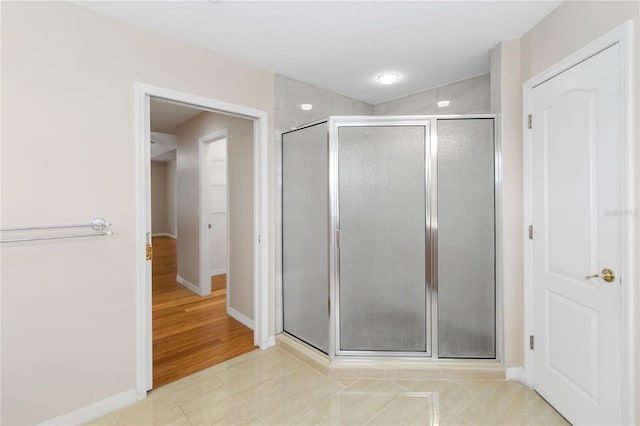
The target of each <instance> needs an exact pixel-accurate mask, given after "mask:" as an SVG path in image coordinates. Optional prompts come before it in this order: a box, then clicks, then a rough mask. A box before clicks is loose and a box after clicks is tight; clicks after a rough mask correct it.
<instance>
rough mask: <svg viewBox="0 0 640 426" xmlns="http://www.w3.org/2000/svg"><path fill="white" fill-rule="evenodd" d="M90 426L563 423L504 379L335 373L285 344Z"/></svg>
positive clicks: (171, 387)
mask: <svg viewBox="0 0 640 426" xmlns="http://www.w3.org/2000/svg"><path fill="white" fill-rule="evenodd" d="M90 424H91V425H213V424H221V425H244V424H254V425H394V426H396V425H560V424H565V425H566V424H568V423H567V422H566V421H565V420H564V419H563V418H562V417H561V416H560V415H559V414H558V413H557V412H556V411H555V410H554V409H553V408H551V406H549V405H548V404H547V403H546V402H545V401H544V400H543V399H542V398H541V397H540V396H538V394H536V393H535V392H533V391H532V390H530V389H529V388H527V387H526V386H524V385H522V384H521V383H519V382H505V381H502V380H478V379H467V380H465V379H456V380H406V379H404V380H390V379H369V378H360V379H357V378H329V377H326V376H324V375H322V374H321V373H319V372H318V371H317V370H316V369H314V368H311V367H309V366H308V365H307V364H305V363H303V362H302V361H300V360H299V359H297V358H296V357H294V356H292V355H291V354H289V353H288V352H286V351H284V350H283V349H282V348H279V347H274V348H271V349H268V350H266V351H260V350H256V351H253V352H250V353H247V354H245V355H242V356H239V357H237V358H234V359H232V360H229V361H226V362H224V363H222V364H218V365H216V366H213V367H210V368H208V369H206V370H203V371H201V372H199V373H196V374H194V375H192V376H188V377H185V378H184V379H181V380H178V381H176V382H173V383H170V384H168V385H166V386H163V387H161V388H158V389H155V390H153V391H151V392H150V393H149V395H148V397H147V398H146V399H145V400H143V401H140V402H138V403H136V404H134V405H131V406H129V407H125V408H123V409H121V410H119V411H116V412H114V413H111V414H109V415H107V416H105V417H102V418H100V419H97V420H95V421H93V422H92V423H90Z"/></svg>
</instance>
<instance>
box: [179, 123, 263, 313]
mask: <svg viewBox="0 0 640 426" xmlns="http://www.w3.org/2000/svg"><path fill="white" fill-rule="evenodd" d="M223 129H227V131H228V136H227V143H228V144H229V158H228V167H229V182H228V191H229V207H228V208H229V210H228V217H229V271H228V276H229V282H228V283H227V288H228V289H229V306H230V307H232V308H233V309H235V310H237V311H238V312H240V313H241V314H243V315H245V316H247V317H248V318H250V319H253V120H248V119H243V118H238V117H232V116H229V115H223V114H215V113H212V112H204V113H202V114H200V115H198V116H196V117H195V118H193V119H191V120H189V121H187V122H186V123H183V124H182V125H180V126H178V132H177V137H178V151H177V165H178V168H177V170H178V235H179V238H178V275H180V276H181V277H182V278H184V279H186V280H187V281H189V282H191V283H193V284H194V285H199V274H198V270H199V268H198V260H199V258H200V257H199V254H200V249H199V247H200V246H199V244H200V235H199V232H200V231H199V226H200V225H199V222H198V218H199V211H200V210H199V209H200V201H199V191H200V180H199V179H200V178H199V159H198V152H199V141H198V139H199V138H200V137H202V136H205V135H208V134H210V133H214V132H217V131H220V130H223ZM204 285H209V283H204Z"/></svg>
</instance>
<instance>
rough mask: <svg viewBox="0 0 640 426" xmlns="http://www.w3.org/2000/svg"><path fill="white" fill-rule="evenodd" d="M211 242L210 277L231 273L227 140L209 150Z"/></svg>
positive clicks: (209, 223)
mask: <svg viewBox="0 0 640 426" xmlns="http://www.w3.org/2000/svg"><path fill="white" fill-rule="evenodd" d="M206 179H207V194H206V197H207V215H208V218H207V220H208V222H207V241H208V244H209V246H208V255H209V259H208V262H209V269H208V270H209V274H210V275H220V274H224V273H226V272H227V139H219V140H216V141H214V142H210V143H209V149H208V150H207V178H206Z"/></svg>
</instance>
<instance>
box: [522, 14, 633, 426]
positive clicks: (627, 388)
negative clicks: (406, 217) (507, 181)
mask: <svg viewBox="0 0 640 426" xmlns="http://www.w3.org/2000/svg"><path fill="white" fill-rule="evenodd" d="M632 36H633V24H632V22H631V21H627V22H625V23H623V24H621V25H620V26H618V27H616V28H615V29H613V30H612V31H610V32H608V33H606V34H605V35H603V36H601V37H599V38H598V39H596V40H594V41H592V42H591V43H589V44H588V45H586V46H585V47H583V48H582V49H580V50H578V51H577V52H575V53H573V54H571V55H569V56H568V57H567V58H565V59H564V60H562V61H560V62H559V63H557V64H555V65H553V66H551V67H550V68H548V69H546V70H544V71H543V72H541V73H540V74H538V75H536V76H534V77H532V78H531V79H529V80H527V81H526V82H525V83H524V85H523V118H522V120H523V121H522V123H523V126H522V127H523V144H524V146H523V154H524V155H523V156H524V158H523V160H524V176H523V177H524V188H523V192H524V224H525V226H524V228H525V229H524V230H523V231H524V234H525V235H524V241H525V245H524V337H525V339H524V340H525V341H524V342H523V343H524V379H525V382H526V383H527V384H529V385H533V384H534V383H533V377H534V371H533V352H532V351H531V350H530V349H529V336H532V335H533V250H532V247H531V240H530V239H529V237H528V225H529V224H531V223H532V217H533V214H532V184H533V177H532V168H533V167H532V157H533V147H532V140H531V130H529V129H528V128H527V127H528V113H529V112H530V111H531V109H532V108H531V99H532V90H533V88H534V87H536V86H537V85H539V84H542V83H543V82H545V81H547V80H549V79H550V78H552V77H554V76H556V75H558V74H560V73H562V72H564V71H566V70H568V69H569V68H571V67H573V66H575V65H577V64H579V63H580V62H583V61H585V60H586V59H588V58H590V57H592V56H594V55H595V54H597V53H599V52H601V51H602V50H604V49H606V48H607V47H610V46H612V45H614V44H616V43H620V48H621V49H620V51H621V64H620V65H621V70H622V75H621V82H622V86H623V87H622V90H621V94H622V99H621V108H620V110H621V111H622V114H621V117H620V119H621V120H622V126H623V130H622V135H623V145H624V146H623V148H622V151H621V152H622V155H623V156H624V157H626V163H625V165H624V166H625V169H626V170H624V171H623V173H625V176H626V185H625V188H622V191H623V192H622V197H623V210H622V212H619V213H620V214H621V215H622V216H623V217H622V222H623V232H622V235H623V238H625V237H626V241H623V248H624V250H623V253H622V270H621V275H620V276H621V277H623V279H624V281H623V284H622V285H623V287H622V305H623V307H622V308H623V312H622V328H623V330H622V340H623V341H622V354H623V360H622V372H623V374H622V375H623V377H622V383H623V393H622V395H623V401H622V409H623V413H622V418H623V422H624V424H636V420H637V419H635V412H636V411H635V409H636V404H637V402H636V395H637V389H636V384H635V382H634V380H635V377H636V376H635V375H636V374H637V371H636V370H637V368H638V366H637V365H636V362H637V361H636V359H635V357H634V348H635V345H636V342H635V333H636V327H637V326H636V325H635V324H634V313H635V311H636V310H637V309H638V308H640V306H637V303H636V291H637V290H636V287H637V286H638V275H637V274H638V271H637V270H636V267H635V266H634V259H635V256H636V253H635V248H634V244H635V235H636V234H635V233H636V229H635V228H634V220H633V219H634V218H633V214H634V212H635V210H634V209H635V205H636V204H635V203H636V194H637V192H638V190H639V189H640V188H639V187H638V185H637V184H636V182H635V181H634V170H635V167H636V166H640V165H639V164H635V163H636V159H635V151H634V120H633V117H634V115H633V113H634V111H633V96H632V94H633V93H634V92H633V91H632V89H633V76H634V75H635V72H636V71H634V69H633V68H634V64H633V61H632V58H633V57H634V55H633V38H632ZM534 125H535V124H534ZM635 214H637V212H635Z"/></svg>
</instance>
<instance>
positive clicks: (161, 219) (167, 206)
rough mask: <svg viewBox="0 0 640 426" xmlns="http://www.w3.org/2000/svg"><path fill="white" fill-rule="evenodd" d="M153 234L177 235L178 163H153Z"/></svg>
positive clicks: (173, 161) (172, 161)
mask: <svg viewBox="0 0 640 426" xmlns="http://www.w3.org/2000/svg"><path fill="white" fill-rule="evenodd" d="M151 232H152V233H153V234H154V235H156V234H165V235H168V236H174V237H175V235H176V161H175V160H171V161H152V162H151Z"/></svg>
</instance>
